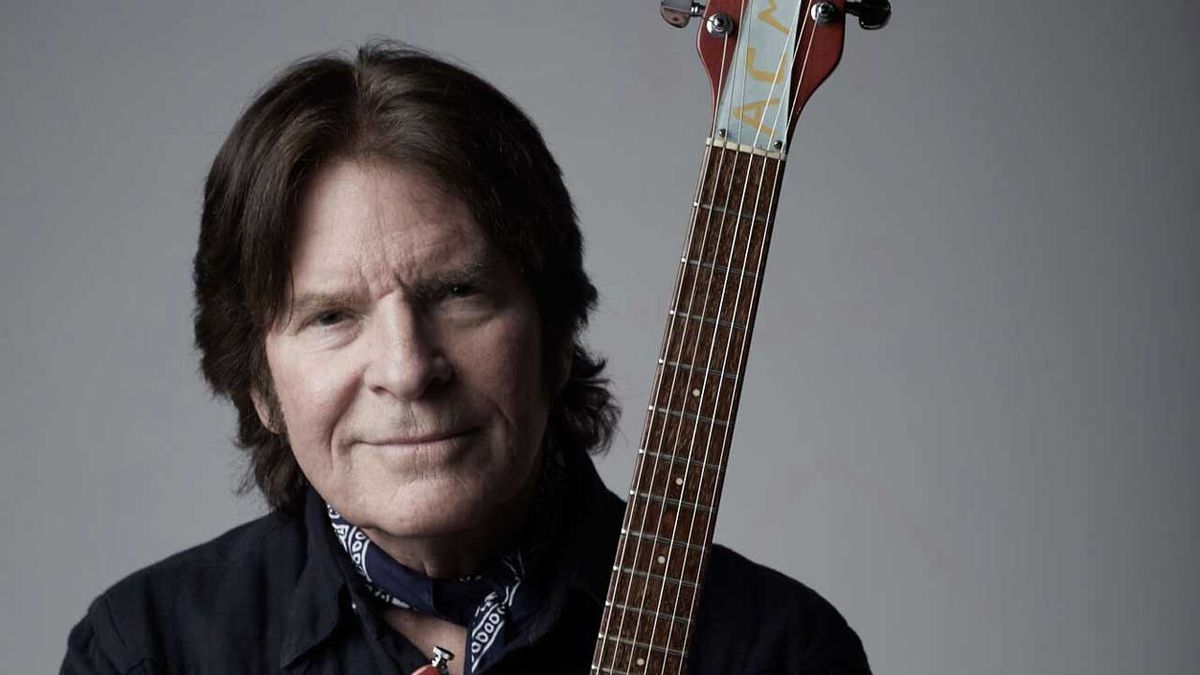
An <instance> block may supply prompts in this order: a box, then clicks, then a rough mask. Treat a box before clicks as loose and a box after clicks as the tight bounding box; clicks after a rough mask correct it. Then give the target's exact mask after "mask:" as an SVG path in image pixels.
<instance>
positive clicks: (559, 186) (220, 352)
mask: <svg viewBox="0 0 1200 675" xmlns="http://www.w3.org/2000/svg"><path fill="white" fill-rule="evenodd" d="M345 158H354V159H383V160H386V161H390V162H396V163H399V164H402V165H406V166H415V167H419V168H421V169H424V170H426V171H429V172H430V173H431V175H433V176H435V177H437V178H438V179H439V180H440V181H441V182H442V183H443V184H444V185H445V186H446V187H447V188H449V189H450V190H452V191H455V193H456V194H457V195H458V196H460V197H461V198H462V199H463V200H464V201H465V202H466V203H467V204H468V206H469V207H470V208H471V210H472V212H473V215H474V217H475V220H476V221H477V222H478V223H479V224H480V225H481V226H482V227H483V228H484V230H485V231H486V232H487V233H488V236H489V237H490V238H491V240H492V241H493V243H494V244H495V245H497V246H498V247H499V248H500V250H502V251H503V252H504V253H505V254H507V255H508V256H509V257H510V259H511V260H512V261H513V262H514V263H515V264H516V267H517V269H518V270H519V272H520V274H521V275H522V277H523V278H524V280H525V281H526V283H527V284H528V285H529V287H530V289H531V290H532V291H533V294H534V297H535V298H536V300H537V304H538V308H539V310H540V312H539V313H540V316H541V318H542V331H543V338H544V339H543V342H544V344H545V345H546V355H545V356H546V362H545V363H546V368H545V369H544V370H545V372H547V374H548V376H549V375H550V374H553V373H555V372H556V371H557V372H558V373H559V374H561V372H562V371H561V368H562V365H561V361H562V358H561V355H562V354H564V353H566V351H567V350H568V349H569V350H570V351H571V355H572V357H573V358H572V360H571V363H570V366H569V368H570V371H569V373H568V374H567V380H566V385H565V386H564V387H563V388H562V389H561V390H560V391H559V393H558V396H557V397H556V399H555V401H554V402H553V404H552V408H551V411H550V417H549V420H548V422H547V428H546V434H545V436H544V438H543V450H544V451H545V450H547V449H549V450H552V451H560V452H561V451H568V452H585V451H590V452H601V451H603V450H604V449H605V448H606V447H607V446H608V443H609V442H610V440H611V437H612V433H613V429H614V428H615V426H616V421H617V408H616V406H615V404H614V402H613V398H612V395H611V393H610V392H609V391H608V388H607V384H608V382H607V380H606V379H605V378H603V377H602V375H601V372H602V370H603V368H604V361H603V360H602V359H599V358H596V357H595V356H593V355H592V354H590V353H589V352H588V351H587V350H586V349H585V348H584V347H583V345H582V344H581V343H580V340H579V333H580V331H581V329H582V328H583V326H584V324H585V323H586V322H587V317H588V313H589V312H590V310H591V309H592V308H593V307H594V305H595V303H596V289H595V287H594V286H592V284H591V282H590V281H589V279H588V277H587V274H586V273H585V272H584V270H583V251H582V248H583V243H582V238H581V236H580V233H579V226H578V224H577V222H576V219H575V212H574V208H573V206H572V205H571V198H570V195H569V194H568V193H567V189H566V186H565V185H564V184H563V181H562V173H561V171H560V170H559V168H558V164H557V163H556V162H555V161H554V158H553V157H552V156H551V155H550V151H549V150H548V149H547V148H546V145H545V142H544V141H543V140H542V138H541V135H540V134H539V133H538V131H537V128H536V127H535V126H534V125H533V123H532V122H531V121H530V120H529V118H528V117H526V116H525V115H524V113H522V112H521V110H520V109H518V108H517V107H516V105H514V104H513V103H512V101H510V100H509V99H508V98H506V97H505V96H504V95H503V94H501V93H500V92H499V91H497V90H496V89H495V88H494V87H492V86H491V85H490V84H488V83H487V82H484V81H483V80H482V79H480V78H479V77H477V76H475V75H473V74H471V73H469V72H467V71H466V70H464V69H462V68H459V67H457V66H455V65H451V64H449V63H446V62H445V61H442V60H439V59H436V58H434V57H432V56H429V55H428V54H425V53H422V52H420V51H417V50H414V49H411V48H408V47H404V46H400V45H397V44H395V43H391V42H386V41H376V42H372V43H369V44H367V45H364V46H363V47H361V48H359V49H358V51H357V54H356V55H354V56H353V57H348V56H345V55H340V54H323V55H319V56H315V57H310V58H307V59H304V60H301V61H298V62H296V63H294V64H292V65H291V66H290V67H288V68H287V69H286V70H284V71H283V72H282V73H281V74H280V75H278V76H277V77H276V78H275V79H274V80H273V81H272V82H271V83H270V84H268V85H267V87H266V88H265V89H264V90H263V91H262V92H261V93H259V94H258V96H257V97H255V99H254V101H253V102H252V103H251V104H250V106H249V107H248V108H247V109H246V111H245V112H244V113H243V114H242V116H241V118H239V119H238V121H237V123H236V124H235V125H234V127H233V130H232V131H231V132H230V134H229V137H228V138H226V140H225V143H224V144H223V145H222V146H221V149H220V151H219V152H218V153H217V156H216V158H215V159H214V160H213V164H212V168H211V170H210V171H209V174H208V178H207V180H206V181H205V185H204V206H203V213H202V215H201V219H200V242H199V247H198V249H197V251H196V257H195V261H194V270H193V278H194V282H195V293H196V313H195V338H196V346H197V347H198V348H199V349H200V352H201V359H200V365H201V370H202V371H203V373H204V377H205V379H206V380H207V381H208V383H209V385H210V386H211V387H212V389H213V391H214V392H215V393H216V394H218V395H220V396H225V397H228V398H229V399H230V400H231V401H232V402H233V404H234V406H235V407H236V408H237V412H238V433H237V444H238V445H239V446H240V447H241V448H243V449H245V450H246V451H247V452H248V454H249V459H250V466H249V468H248V470H247V473H246V477H245V479H244V481H243V484H242V488H241V489H242V491H243V492H244V491H247V490H249V489H250V488H251V487H252V485H253V484H257V485H258V487H259V489H260V490H261V491H262V493H263V495H264V496H265V497H266V501H267V503H268V504H269V505H270V506H271V507H272V508H276V509H283V510H287V511H294V510H295V509H296V508H297V507H298V506H299V503H300V498H301V497H302V496H303V493H304V490H305V486H306V485H307V483H306V481H305V478H304V475H303V474H302V473H301V472H300V468H299V466H298V465H297V464H296V461H295V459H294V458H293V456H292V452H291V448H290V446H289V445H288V442H287V439H286V436H285V435H283V434H276V433H273V432H271V431H270V430H269V429H267V428H266V427H265V426H263V424H262V423H261V422H260V420H259V418H258V415H257V413H256V412H255V408H254V403H253V400H252V398H251V392H252V391H254V392H258V393H259V394H260V395H262V397H263V398H264V399H265V400H266V401H267V402H268V403H269V404H270V405H269V406H268V407H271V408H272V410H273V413H274V414H276V415H277V413H278V409H277V402H276V401H275V394H274V388H273V386H272V382H271V375H270V370H269V368H268V365H267V360H266V353H265V348H264V338H265V335H266V331H267V329H268V327H269V326H270V325H271V324H272V323H273V322H274V320H275V319H276V318H277V317H278V315H279V312H281V311H283V309H284V303H285V300H286V292H287V290H288V285H289V283H290V246H291V241H292V231H293V228H294V225H295V213H296V208H297V206H298V203H299V200H300V197H301V195H303V193H304V191H305V189H306V188H307V185H308V183H309V181H310V180H311V178H312V176H313V175H314V174H315V173H316V172H317V171H318V170H319V169H320V167H322V166H327V165H329V164H332V163H333V162H334V161H336V160H339V159H345ZM273 426H276V428H277V429H280V430H281V431H282V427H281V426H278V425H273Z"/></svg>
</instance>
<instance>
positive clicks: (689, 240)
mask: <svg viewBox="0 0 1200 675" xmlns="http://www.w3.org/2000/svg"><path fill="white" fill-rule="evenodd" d="M661 7H662V15H663V18H664V19H665V20H666V21H667V22H668V23H670V24H672V25H674V26H676V27H680V28H682V27H684V26H686V25H687V24H688V23H689V21H690V20H691V19H692V18H699V19H700V22H699V23H700V30H699V37H698V38H697V48H698V50H699V52H700V59H701V61H702V62H703V64H704V67H705V69H706V70H707V71H708V76H709V80H710V81H711V83H712V92H713V118H712V126H711V127H710V129H709V135H708V139H707V141H706V142H705V150H704V161H703V166H702V168H701V171H700V180H699V183H698V185H697V187H696V192H695V197H694V199H693V203H692V215H691V224H690V227H689V228H688V232H687V237H686V240H685V243H684V246H683V252H682V254H681V256H680V259H679V271H678V275H677V277H676V282H675V291H674V295H673V296H672V301H671V307H670V310H669V311H668V318H667V325H666V329H665V332H664V337H663V341H662V346H661V349H660V352H659V357H658V365H657V369H656V372H655V377H654V385H653V389H652V393H651V398H650V405H649V406H648V410H647V414H646V421H645V427H644V431H643V433H642V443H641V446H640V447H639V449H638V451H637V464H636V468H635V470H634V476H633V482H632V485H631V487H630V489H629V500H628V503H627V506H626V509H625V516H624V520H623V522H622V526H621V536H620V539H619V542H618V544H617V555H616V560H615V561H614V564H613V571H612V576H611V579H610V582H609V588H608V594H607V596H606V600H605V603H604V612H603V615H602V617H601V621H600V633H599V636H598V639H597V641H596V648H595V652H594V655H593V660H592V668H591V670H592V672H593V673H612V674H631V673H656V674H659V675H666V674H668V673H683V672H685V671H686V669H687V654H688V649H689V647H690V638H691V628H692V622H693V619H694V617H695V613H696V609H697V604H698V602H697V601H698V599H699V597H700V591H701V588H702V586H703V582H704V573H705V569H706V565H707V561H708V554H709V551H710V548H711V545H712V534H713V528H714V525H715V523H716V515H717V506H718V502H719V500H720V496H721V485H722V482H723V479H724V476H725V467H726V464H727V462H728V459H729V447H730V440H731V438H732V433H733V426H734V421H735V418H736V415H737V407H738V397H739V394H740V392H741V387H742V376H743V374H744V371H745V365H746V357H747V354H748V349H749V346H750V338H751V334H752V332H753V327H754V317H755V313H756V310H757V307H758V297H759V292H760V291H761V289H762V279H763V271H764V266H765V264H766V260H767V250H768V248H769V245H770V240H771V229H772V227H773V225H774V222H775V208H776V205H777V204H778V202H779V186H780V179H781V178H782V175H783V168H784V162H785V160H786V159H787V155H788V149H789V145H790V143H789V142H790V139H791V135H792V131H793V130H794V128H795V125H796V120H797V118H798V117H799V114H800V111H801V109H803V107H804V104H805V103H806V102H807V101H808V99H809V97H811V96H812V94H813V92H814V91H815V90H816V88H817V87H818V86H819V85H820V84H821V83H822V82H823V81H824V80H825V79H826V78H827V77H828V76H829V74H830V73H831V72H832V71H833V69H834V67H836V65H837V62H838V60H839V58H840V57H841V53H842V43H843V39H844V36H845V18H846V15H847V14H851V15H855V16H857V17H858V19H859V24H860V25H861V26H862V27H863V28H867V29H874V28H882V27H883V26H884V25H885V24H886V23H887V20H888V18H889V16H890V14H891V7H890V5H889V3H888V2H887V0H863V1H862V2H847V1H846V0H711V1H710V2H709V4H708V5H707V6H702V5H700V4H698V3H694V2H691V0H662V3H661Z"/></svg>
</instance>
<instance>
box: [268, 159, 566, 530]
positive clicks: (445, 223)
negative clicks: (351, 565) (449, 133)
mask: <svg viewBox="0 0 1200 675" xmlns="http://www.w3.org/2000/svg"><path fill="white" fill-rule="evenodd" d="M291 266H292V267H291V272H292V291H291V293H290V294H289V302H288V304H287V306H286V308H285V311H284V312H283V315H282V316H281V318H280V320H279V321H278V322H276V325H275V326H273V327H272V328H271V330H270V332H269V333H268V335H267V338H266V352H267V361H268V363H269V365H270V369H271V375H272V378H273V381H274V385H275V392H276V395H277V400H278V404H279V408H280V411H281V412H282V416H283V421H284V423H285V426H286V433H287V436H288V440H289V442H290V444H291V446H292V450H293V452H294V453H295V456H296V461H297V462H298V463H299V465H300V468H301V470H302V471H303V472H304V475H305V476H307V477H308V479H309V481H310V482H311V483H312V484H313V486H314V487H315V488H316V490H317V492H318V493H320V494H321V496H322V497H324V498H325V500H326V501H327V502H329V504H330V505H332V506H333V507H334V508H336V509H337V510H338V511H340V512H341V513H342V515H343V516H345V517H346V518H347V519H348V520H350V521H351V522H353V523H355V524H357V525H359V526H361V527H365V528H368V529H369V530H375V531H376V532H382V533H384V534H385V535H388V536H391V537H398V538H406V537H429V536H438V535H444V534H451V533H454V532H460V531H463V530H467V529H470V528H472V527H478V526H479V525H480V524H482V523H486V522H487V521H488V519H489V518H495V517H496V514H498V513H502V512H506V511H509V510H510V507H512V506H513V505H514V504H515V503H517V501H518V500H519V499H521V498H522V495H523V494H524V490H523V488H526V487H528V485H529V483H530V481H531V480H532V477H533V476H534V473H535V472H534V466H535V464H536V458H537V455H538V448H539V445H540V443H541V439H542V433H543V431H544V430H545V426H546V415H547V409H548V398H549V396H548V393H547V387H546V386H545V382H544V374H543V370H542V345H541V325H540V320H539V316H538V310H537V306H536V304H535V301H534V298H533V296H532V294H531V292H530V290H529V288H528V287H527V285H526V284H525V283H524V281H523V280H522V279H521V278H520V277H519V276H518V275H517V274H516V272H515V270H514V269H513V268H512V266H511V264H510V263H509V262H508V261H507V260H506V259H505V258H504V256H502V255H501V253H500V252H499V251H498V250H496V249H495V248H494V247H493V246H492V245H491V244H490V243H489V241H488V239H487V237H486V236H485V234H484V232H483V230H482V228H481V227H480V226H479V224H478V223H476V222H475V220H474V219H473V217H472V216H471V213H470V211H469V209H468V208H467V206H466V205H465V204H464V203H463V202H462V201H461V200H460V199H459V198H457V197H456V196H454V195H452V194H450V193H449V192H446V191H444V190H443V189H442V187H441V185H439V184H438V183H437V182H435V181H432V180H430V179H429V178H428V177H427V176H426V175H425V174H424V173H421V172H418V171H414V170H406V169H398V168H395V167H392V166H388V165H384V164H381V163H355V162H342V163H339V164H336V165H333V166H330V167H328V168H325V169H323V170H322V171H321V172H320V173H318V175H317V176H316V177H315V179H314V181H313V183H312V185H311V187H310V189H309V191H308V193H307V194H306V196H305V199H304V202H303V203H302V205H301V210H300V219H299V222H298V223H297V231H296V234H295V241H294V243H293V250H292V259H291ZM255 400H256V403H257V404H258V408H259V415H260V417H262V418H263V419H264V424H266V423H268V422H267V421H266V420H268V419H269V415H268V414H267V406H266V405H264V402H263V401H262V400H261V397H260V396H256V399H255ZM277 431H282V430H277Z"/></svg>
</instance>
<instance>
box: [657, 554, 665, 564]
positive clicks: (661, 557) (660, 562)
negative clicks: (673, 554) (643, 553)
mask: <svg viewBox="0 0 1200 675" xmlns="http://www.w3.org/2000/svg"><path fill="white" fill-rule="evenodd" d="M658 562H659V564H662V563H665V562H667V557H666V556H664V555H660V556H658Z"/></svg>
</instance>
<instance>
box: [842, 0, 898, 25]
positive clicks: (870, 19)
mask: <svg viewBox="0 0 1200 675" xmlns="http://www.w3.org/2000/svg"><path fill="white" fill-rule="evenodd" d="M846 13H847V14H853V15H854V16H857V17H858V25H859V26H862V27H863V28H865V29H866V30H879V29H880V28H883V27H884V26H886V25H887V22H888V19H890V18H891V16H892V3H890V2H888V0H860V1H859V2H847V3H846Z"/></svg>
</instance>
